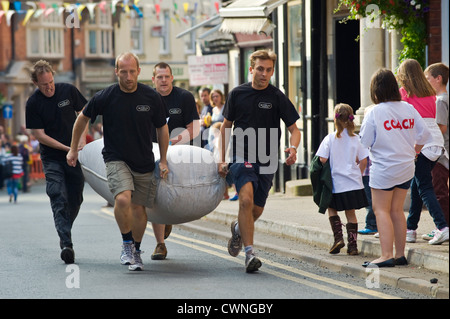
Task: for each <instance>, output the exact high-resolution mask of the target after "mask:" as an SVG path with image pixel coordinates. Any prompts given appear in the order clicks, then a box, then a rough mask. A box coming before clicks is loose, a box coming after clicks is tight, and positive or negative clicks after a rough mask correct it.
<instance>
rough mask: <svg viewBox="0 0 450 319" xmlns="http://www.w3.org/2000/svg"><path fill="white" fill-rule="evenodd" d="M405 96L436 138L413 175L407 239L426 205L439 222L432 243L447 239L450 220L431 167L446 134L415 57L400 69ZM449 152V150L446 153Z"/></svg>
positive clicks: (412, 237)
mask: <svg viewBox="0 0 450 319" xmlns="http://www.w3.org/2000/svg"><path fill="white" fill-rule="evenodd" d="M397 79H398V82H399V84H400V85H401V88H400V94H401V96H402V99H403V100H404V101H406V102H408V103H410V104H412V105H413V106H414V108H415V109H416V110H417V111H418V112H419V114H420V115H421V116H422V118H423V119H424V121H425V123H426V124H427V127H428V129H429V130H430V132H431V135H432V137H433V139H432V140H431V141H430V142H429V143H426V144H425V145H424V147H423V148H422V150H421V151H420V153H419V154H418V155H417V160H416V169H415V173H414V178H413V180H412V182H411V206H410V208H409V215H408V219H407V220H406V223H407V234H406V241H407V242H409V243H413V242H415V241H416V236H417V234H416V229H417V226H418V223H419V220H420V215H421V213H422V208H423V205H424V204H425V206H426V207H427V208H428V211H429V213H430V215H431V216H432V217H433V220H434V223H435V225H436V231H435V232H434V236H433V238H432V239H431V240H429V241H428V243H429V244H430V245H438V244H441V243H443V242H444V241H448V236H449V233H448V224H447V222H446V221H445V218H444V213H443V212H442V209H441V206H440V205H439V202H438V200H437V198H436V193H435V192H434V189H433V181H432V176H431V171H432V170H433V168H434V166H435V165H436V163H437V161H438V159H439V157H441V155H442V154H443V153H444V152H445V148H444V137H443V136H442V132H441V130H440V129H439V126H438V125H437V123H436V92H435V90H434V89H433V87H432V86H431V84H430V83H429V82H428V81H427V79H426V78H425V75H424V73H423V71H422V67H421V66H420V64H419V62H417V61H416V60H414V59H407V60H405V61H403V62H402V63H401V64H400V66H399V68H398V72H397ZM446 156H448V154H447V155H446Z"/></svg>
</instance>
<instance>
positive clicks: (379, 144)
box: [359, 69, 431, 267]
mask: <svg viewBox="0 0 450 319" xmlns="http://www.w3.org/2000/svg"><path fill="white" fill-rule="evenodd" d="M370 96H371V99H372V101H373V102H374V103H375V104H376V105H375V106H374V107H373V108H372V109H371V110H369V112H368V113H367V114H366V116H365V117H364V120H363V123H362V125H361V130H360V133H359V135H360V137H361V143H362V144H363V145H364V146H366V147H369V149H370V160H371V162H372V166H371V167H370V182H369V185H370V188H371V190H372V207H373V210H374V212H375V216H376V219H377V226H378V232H379V234H380V244H381V257H380V258H377V259H376V260H374V261H372V262H365V263H364V264H363V266H364V267H367V266H378V267H394V266H395V265H406V264H407V261H406V258H405V256H404V250H405V244H406V236H405V234H406V219H405V214H404V212H403V203H404V201H405V197H406V193H407V190H408V188H409V186H410V184H411V179H412V178H413V177H414V169H415V168H414V166H415V165H414V160H415V157H416V154H417V153H419V152H420V150H421V149H422V147H423V145H424V144H426V143H427V141H428V140H429V138H430V137H431V135H430V132H429V130H428V129H427V127H426V124H425V122H424V120H423V118H422V117H421V116H420V114H419V113H418V112H417V111H416V110H415V109H414V107H413V106H412V105H411V104H409V103H407V102H404V101H402V97H401V95H400V93H399V90H398V84H397V81H396V79H395V76H394V74H393V73H392V72H391V71H390V70H387V69H380V70H378V71H377V72H375V74H374V75H373V76H372V80H371V84H370ZM394 242H395V255H394V252H393V251H394V249H393V246H394ZM394 257H395V258H394Z"/></svg>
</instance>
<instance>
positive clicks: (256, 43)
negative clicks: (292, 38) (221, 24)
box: [234, 33, 273, 48]
mask: <svg viewBox="0 0 450 319" xmlns="http://www.w3.org/2000/svg"><path fill="white" fill-rule="evenodd" d="M234 36H235V37H236V45H237V46H238V47H240V48H254V47H267V46H271V45H272V44H273V39H272V37H270V36H269V35H265V34H254V33H253V34H246V33H235V34H234Z"/></svg>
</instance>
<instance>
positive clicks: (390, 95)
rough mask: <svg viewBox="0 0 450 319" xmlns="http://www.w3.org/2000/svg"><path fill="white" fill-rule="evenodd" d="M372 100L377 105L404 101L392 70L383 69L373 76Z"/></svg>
mask: <svg viewBox="0 0 450 319" xmlns="http://www.w3.org/2000/svg"><path fill="white" fill-rule="evenodd" d="M370 98H371V100H372V102H373V103H375V104H380V103H383V102H389V101H401V100H402V96H401V95H400V91H399V87H398V83H397V80H396V79H395V75H394V74H393V73H392V72H391V71H390V70H388V69H385V68H381V69H379V70H378V71H376V72H375V73H374V74H373V75H372V79H371V80H370Z"/></svg>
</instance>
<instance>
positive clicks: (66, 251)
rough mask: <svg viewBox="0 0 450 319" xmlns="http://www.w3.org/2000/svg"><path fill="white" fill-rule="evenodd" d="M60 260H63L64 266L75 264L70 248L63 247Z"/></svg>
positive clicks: (72, 251) (73, 253) (73, 254)
mask: <svg viewBox="0 0 450 319" xmlns="http://www.w3.org/2000/svg"><path fill="white" fill-rule="evenodd" d="M61 259H62V260H64V262H65V263H66V264H73V263H74V262H75V251H74V250H73V248H72V247H64V248H63V249H62V250H61Z"/></svg>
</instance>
